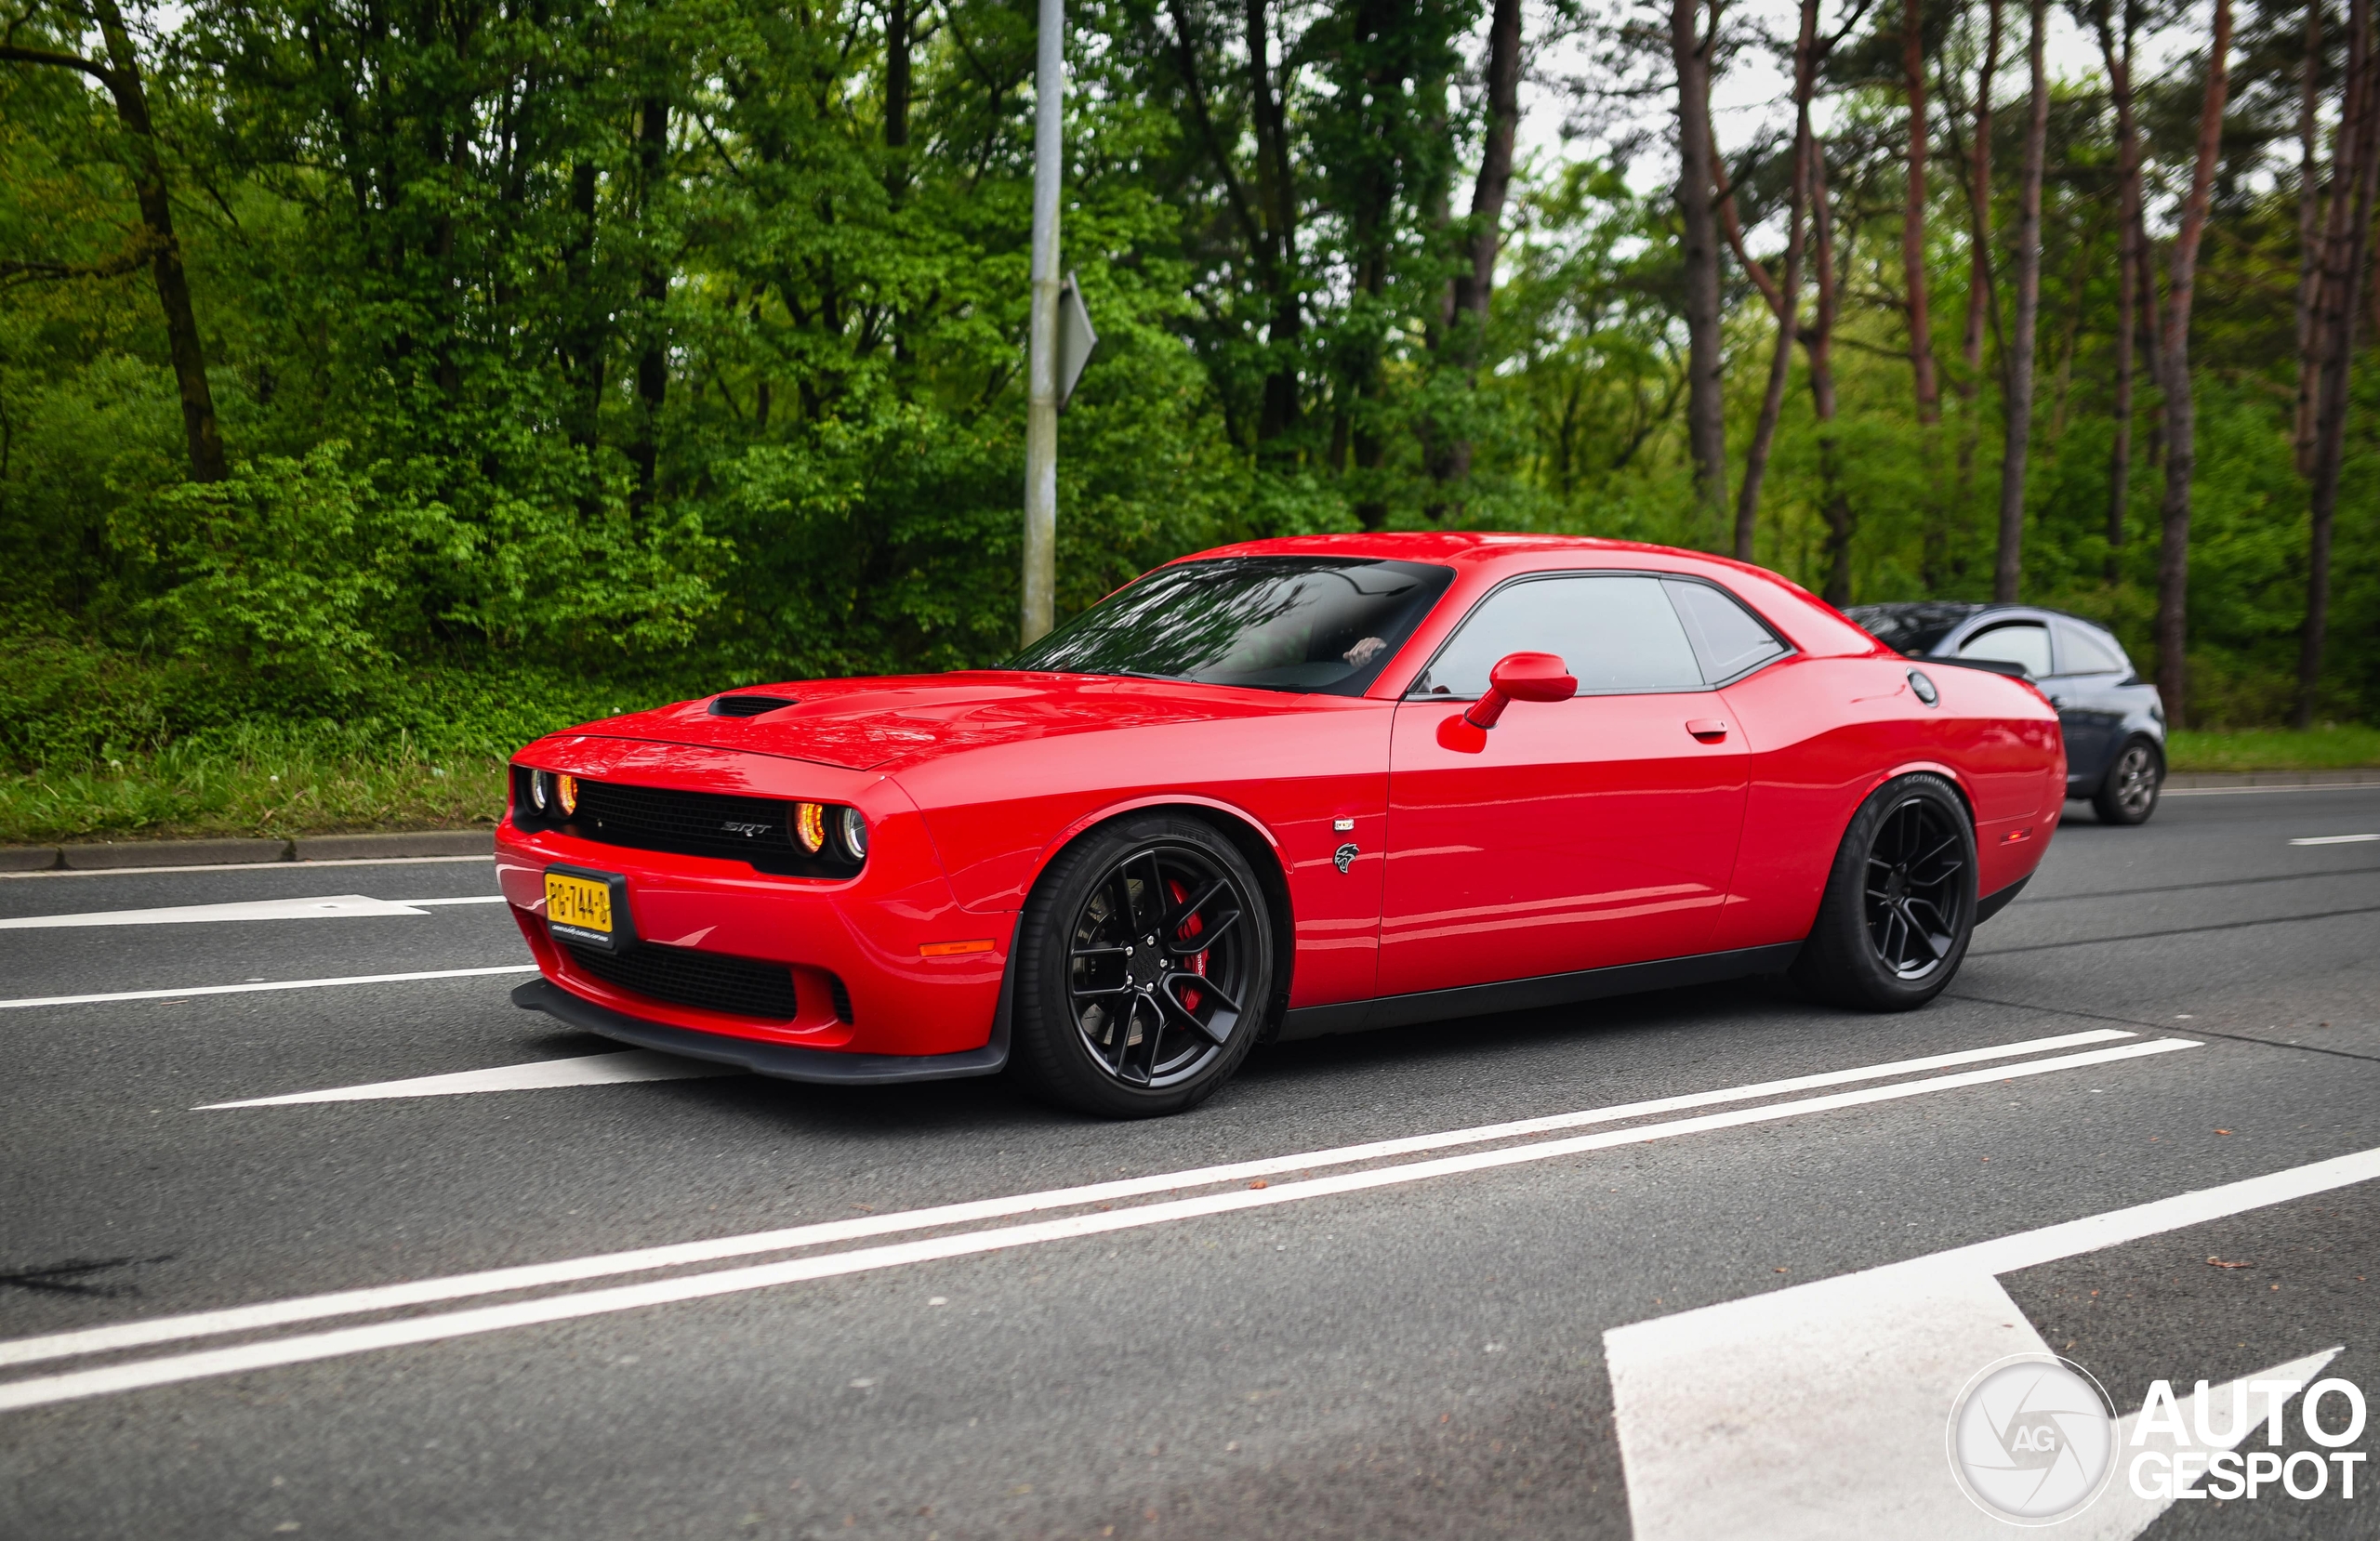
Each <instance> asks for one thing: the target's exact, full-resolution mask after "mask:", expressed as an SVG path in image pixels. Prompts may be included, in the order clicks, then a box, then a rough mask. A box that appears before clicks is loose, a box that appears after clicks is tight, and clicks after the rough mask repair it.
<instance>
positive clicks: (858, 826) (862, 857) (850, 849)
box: [839, 808, 867, 862]
mask: <svg viewBox="0 0 2380 1541" xmlns="http://www.w3.org/2000/svg"><path fill="white" fill-rule="evenodd" d="M839 833H840V835H841V836H842V840H843V854H844V855H846V856H849V857H850V858H851V859H852V860H853V861H854V862H865V861H866V860H867V820H866V818H864V817H862V815H861V813H860V810H858V809H856V808H847V809H844V810H843V817H842V822H841V824H840V828H839Z"/></svg>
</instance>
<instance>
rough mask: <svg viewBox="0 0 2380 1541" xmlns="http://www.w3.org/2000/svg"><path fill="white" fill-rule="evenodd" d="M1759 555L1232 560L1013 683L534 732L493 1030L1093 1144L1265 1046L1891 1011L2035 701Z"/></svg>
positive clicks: (803, 697)
mask: <svg viewBox="0 0 2380 1541" xmlns="http://www.w3.org/2000/svg"><path fill="white" fill-rule="evenodd" d="M1936 662H1937V661H1933V660H1928V661H1927V664H1926V666H1925V667H1924V668H1920V667H1916V666H1913V665H1911V661H1910V660H1909V659H1906V658H1903V657H1901V656H1899V655H1897V654H1896V653H1895V652H1892V651H1891V650H1890V649H1888V648H1886V647H1884V646H1883V645H1882V644H1881V643H1879V642H1877V641H1876V640H1875V639H1873V638H1871V637H1870V636H1869V635H1868V634H1867V633H1866V632H1863V631H1861V630H1860V629H1859V628H1858V627H1857V626H1853V625H1852V624H1851V623H1850V622H1848V621H1846V620H1845V619H1844V618H1843V616H1842V615H1840V614H1839V613H1837V612H1835V611H1834V610H1832V609H1831V608H1830V607H1828V606H1827V605H1825V604H1823V603H1821V602H1819V601H1818V599H1814V598H1812V597H1811V596H1810V595H1809V594H1808V593H1807V592H1805V590H1803V589H1801V588H1799V587H1797V586H1794V585H1792V584H1791V583H1788V582H1787V581H1785V580H1784V579H1782V578H1779V577H1778V576H1776V575H1775V574H1773V573H1766V572H1763V571H1762V570H1760V569H1758V568H1754V567H1749V566H1746V565H1744V564H1742V563H1740V562H1734V561H1729V560H1725V559H1723V558H1719V557H1711V556H1704V555H1701V554H1699V553H1696V552H1689V551H1676V550H1670V549H1667V548H1664V547H1656V546H1639V545H1631V544H1626V543H1621V542H1616V541H1600V540H1578V539H1566V538H1555V537H1551V536H1521V535H1495V534H1455V533H1443V534H1441V533H1415V534H1376V535H1316V536H1307V537H1300V538H1295V539H1288V540H1269V541H1256V542H1251V543H1250V544H1247V545H1243V546H1234V547H1224V548H1223V549H1221V550H1216V551H1209V552H1204V553H1202V554H1200V555H1197V556H1195V557H1185V558H1183V560H1179V561H1176V562H1172V563H1170V564H1168V565H1166V566H1164V567H1160V568H1157V570H1155V571H1154V572H1151V573H1147V574H1145V575H1144V576H1143V577H1141V578H1140V579H1138V580H1136V581H1135V582H1133V583H1131V584H1130V585H1128V586H1125V587H1124V588H1122V589H1120V590H1118V591H1117V592H1116V593H1115V594H1113V595H1111V596H1109V597H1108V598H1107V599H1104V600H1103V601H1102V602H1101V603H1099V604H1098V605H1095V606H1093V607H1092V608H1091V610H1089V611H1086V612H1084V613H1082V614H1081V615H1079V616H1077V617H1076V618H1075V619H1074V620H1073V621H1071V622H1069V623H1067V624H1066V625H1065V626H1061V627H1060V628H1059V629H1058V630H1056V631H1054V632H1052V633H1051V634H1050V635H1049V636H1047V637H1045V638H1043V639H1041V640H1040V641H1038V642H1036V643H1034V644H1033V645H1032V646H1030V647H1028V648H1026V649H1025V651H1024V652H1022V653H1020V654H1018V656H1017V657H1016V658H1014V659H1013V660H1012V661H1011V662H1010V663H1009V664H1008V665H1006V666H1005V667H1002V668H998V669H983V670H976V671H972V672H968V673H960V674H945V675H932V676H918V677H911V678H880V679H820V680H805V681H802V682H800V683H798V684H787V685H773V686H754V687H750V688H747V689H744V690H737V691H729V692H727V693H726V694H724V695H717V696H712V697H710V698H708V699H707V700H701V701H690V702H684V703H681V704H680V705H674V706H664V707H661V708H659V709H657V710H655V711H649V712H641V713H637V714H635V715H633V716H628V717H622V718H612V719H610V720H608V721H603V722H593V723H588V725H586V726H585V727H581V728H574V729H572V730H570V731H566V732H560V733H555V734H552V735H551V736H549V737H547V738H543V739H540V740H538V741H537V742H536V743H535V744H530V745H529V746H528V747H527V748H525V749H523V750H522V751H521V753H520V755H519V756H518V757H516V759H515V761H514V764H513V769H512V806H511V810H510V814H509V817H508V818H507V819H506V820H505V821H504V823H503V826H502V827H501V829H500V830H499V831H498V832H497V836H496V863H497V870H498V874H499V876H500V877H501V880H502V883H503V889H504V895H505V897H506V899H507V900H509V902H510V905H511V909H512V914H513V915H514V917H515V918H517V919H518V920H519V921H520V923H521V929H522V933H523V934H524V935H525V936H527V938H528V939H529V945H530V947H531V948H532V949H533V950H535V952H536V957H537V963H538V965H539V968H541V970H542V972H543V977H542V978H541V979H539V980H537V981H533V982H531V983H529V984H526V985H523V986H522V988H521V989H520V990H519V991H517V992H515V994H514V996H513V998H514V1000H515V1001H517V1002H518V1003H519V1004H520V1005H522V1006H524V1007H530V1008H535V1009H537V1010H541V1011H546V1012H549V1013H551V1014H552V1015H553V1016H555V1017H557V1018H559V1019H561V1020H562V1021H565V1022H568V1023H570V1024H572V1025H573V1026H575V1027H580V1028H584V1029H587V1030H588V1031H590V1032H594V1033H600V1034H605V1035H607V1036H610V1037H614V1038H618V1039H622V1040H625V1041H627V1042H629V1043H634V1044H641V1045H644V1046H646V1047H652V1048H657V1049H666V1050H668V1051H669V1052H672V1053H677V1054H688V1055H694V1056H698V1057H701V1058H704V1059H709V1060H724V1061H727V1062H729V1063H733V1064H738V1065H742V1066H745V1067H746V1068H747V1069H750V1070H753V1071H757V1072H760V1073H762V1074H767V1075H777V1076H785V1077H787V1078H790V1079H793V1080H799V1081H819V1082H883V1081H904V1080H927V1079H933V1078H940V1077H946V1076H960V1075H986V1074H990V1073H994V1072H997V1071H1000V1070H1002V1069H1007V1070H1011V1071H1012V1072H1014V1073H1017V1074H1018V1075H1020V1076H1022V1077H1024V1078H1025V1080H1026V1081H1027V1082H1028V1083H1029V1084H1030V1085H1031V1086H1032V1087H1035V1088H1036V1089H1038V1091H1040V1092H1041V1093H1042V1094H1043V1095H1045V1096H1048V1097H1051V1098H1053V1099H1055V1100H1060V1101H1063V1102H1065V1103H1068V1104H1070V1105H1072V1106H1075V1107H1077V1108H1080V1109H1084V1110H1086V1111H1090V1112H1092V1113H1104V1114H1109V1115H1116V1116H1133V1115H1139V1114H1147V1113H1170V1112H1173V1111H1176V1110H1179V1109H1182V1108H1186V1107H1189V1106H1191V1105H1192V1104H1194V1103H1196V1102H1197V1101H1198V1100H1201V1099H1203V1098H1205V1097H1206V1096H1207V1095H1208V1094H1210V1092H1212V1091H1213V1090H1214V1089H1215V1088H1216V1087H1218V1086H1220V1085H1221V1084H1222V1083H1223V1080H1224V1079H1225V1078H1227V1077H1228V1076H1229V1075H1230V1074H1231V1073H1232V1072H1233V1071H1234V1070H1235V1069H1236V1067H1237V1066H1238V1065H1239V1063H1240V1061H1241V1060H1243V1059H1244V1058H1245V1057H1246V1056H1247V1054H1248V1052H1249V1050H1250V1047H1252V1046H1253V1045H1255V1044H1257V1043H1258V1042H1260V1041H1267V1040H1272V1039H1289V1038H1304V1037H1312V1036H1316V1035H1318V1034H1329V1033H1347V1032H1355V1031H1358V1030H1361V1029H1365V1028H1374V1027H1388V1026H1394V1025H1398V1024H1405V1023H1414V1022H1428V1021H1441V1020H1445V1019H1448V1018H1456V1017H1461V1016H1465V1015H1469V1014H1474V1013H1478V1012H1484V1011H1503V1010H1511V1009H1514V1008H1527V1007H1542V1006H1550V1005H1554V1004H1558V1003H1562V1002H1569V1001H1579V1000H1585V999H1590V998H1592V997H1595V996H1601V995H1611V994H1620V993H1624V992H1628V991H1636V990H1647V989H1658V988H1662V987H1666V986H1671V985H1679V984H1686V983H1692V982H1697V981H1709V980H1718V979H1726V978H1728V977H1731V976H1737V975H1746V974H1754V973H1769V972H1777V971H1783V970H1790V971H1791V972H1792V974H1793V975H1794V976H1795V977H1796V978H1797V979H1798V980H1799V981H1801V982H1802V984H1803V985H1804V987H1805V988H1806V989H1807V990H1809V991H1811V992H1812V993H1814V994H1818V995H1819V996H1820V997H1822V998H1825V999H1828V1000H1831V1001H1834V1002H1836V1003H1839V1004H1842V1005H1845V1006H1854V1007H1862V1008H1874V1009H1883V1010H1895V1009H1903V1008H1911V1007H1916V1006H1921V1005H1924V1003H1925V1002H1926V1001H1928V1000H1930V999H1932V998H1933V997H1934V996H1935V995H1936V994H1938V993H1939V992H1940V991H1941V990H1942V988H1943V987H1944V986H1945V985H1946V984H1948V983H1949V982H1950V977H1951V975H1952V974H1954V973H1955V972H1957V970H1958V967H1959V963H1960V960H1961V959H1962V958H1963V957H1964V955H1965V952H1966V948H1967V942H1968V939H1969V937H1970V936H1971V935H1972V934H1973V932H1974V929H1975V927H1976V925H1977V922H1978V921H1981V920H1983V919H1986V918H1988V917H1989V916H1990V915H1992V914H1993V913H1994V912H1996V911H1997V910H1999V909H2000V908H2001V907H2002V906H2003V905H2004V904H2006V903H2007V902H2009V901H2010V900H2012V899H2014V898H2015V897H2016V892H2017V890H2018V889H2021V888H2022V887H2023V886H2024V884H2025V881H2026V879H2027V878H2028V877H2030V876H2031V874H2032V871H2033V868H2034V867H2035V866H2036V865H2037V864H2038V863H2040V861H2041V858H2042V852H2043V850H2044V849H2045V848H2046V847H2047V845H2048V843H2049V837H2050V834H2051V831H2052V830H2053V829H2054V828H2055V827H2056V823H2057V817H2058V812H2059V809H2060V806H2061V802H2062V799H2063V798H2064V797H2065V793H2066V784H2065V777H2066V764H2065V751H2064V748H2063V745H2062V743H2061V741H2060V739H2059V736H2058V720H2057V714H2056V711H2055V710H2054V709H2053V708H2052V707H2051V706H2050V705H2049V704H2048V703H2047V702H2046V701H2045V700H2044V699H2043V697H2042V696H2041V694H2040V693H2039V692H2038V691H2035V690H2034V689H2033V688H2032V687H2031V685H2030V684H2029V683H2027V682H2026V681H2024V680H2021V679H2017V678H2008V677H2006V676H2003V675H2001V674H1997V673H1990V672H1984V671H1980V670H1976V669H1968V668H1962V667H1958V666H1955V665H1942V666H1938V667H1937V666H1936Z"/></svg>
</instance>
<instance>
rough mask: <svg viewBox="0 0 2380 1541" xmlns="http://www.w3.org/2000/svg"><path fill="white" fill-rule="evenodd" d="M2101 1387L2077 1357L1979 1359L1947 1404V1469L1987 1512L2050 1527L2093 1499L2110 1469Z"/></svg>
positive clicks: (2110, 1421)
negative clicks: (1962, 1387) (1978, 1367)
mask: <svg viewBox="0 0 2380 1541" xmlns="http://www.w3.org/2000/svg"><path fill="white" fill-rule="evenodd" d="M2115 1454H2116V1425H2115V1419H2114V1418H2112V1417H2111V1416H2109V1413H2108V1394H2107V1392H2105V1391H2104V1390H2100V1388H2099V1383H2098V1382H2097V1381H2096V1380H2094V1379H2092V1378H2091V1373H2090V1372H2089V1371H2088V1370H2085V1369H2083V1366H2082V1365H2080V1364H2076V1363H2072V1362H2070V1361H2069V1360H2064V1359H2060V1358H2058V1357H2057V1356H2056V1354H2016V1355H2014V1356H2012V1357H2010V1358H2007V1359H2003V1360H1999V1361H1997V1362H1995V1363H1990V1364H1987V1365H1985V1366H1984V1367H1983V1368H1982V1369H1981V1370H1979V1371H1977V1373H1976V1376H1975V1378H1974V1379H1972V1380H1970V1381H1968V1382H1967V1385H1966V1390H1963V1391H1961V1392H1960V1393H1959V1400H1958V1401H1957V1402H1956V1403H1952V1404H1951V1407H1950V1470H1951V1472H1952V1473H1953V1474H1955V1475H1956V1476H1957V1478H1958V1479H1959V1486H1960V1487H1962V1488H1964V1489H1965V1491H1966V1495H1967V1496H1968V1497H1970V1498H1972V1499H1974V1500H1975V1501H1976V1503H1977V1505H1979V1506H1980V1507H1981V1508H1983V1510H1984V1512H1985V1513H1987V1514H1992V1515H1997V1516H1998V1517H1999V1518H2001V1519H2003V1520H2006V1521H2012V1522H2014V1523H2016V1524H2019V1525H2055V1524H2056V1523H2057V1522H2058V1521H2061V1520H2070V1519H2072V1518H2073V1517H2074V1516H2075V1515H2078V1514H2080V1513H2082V1512H2083V1510H2084V1509H2086V1508H2090V1507H2091V1504H2092V1502H2093V1500H2095V1499H2096V1498H2097V1497H2098V1496H2099V1495H2100V1494H2101V1493H2103V1492H2105V1491H2107V1486H2108V1478H2109V1475H2110V1474H2112V1473H2113V1472H2114V1470H2115Z"/></svg>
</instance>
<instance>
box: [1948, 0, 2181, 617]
mask: <svg viewBox="0 0 2380 1541" xmlns="http://www.w3.org/2000/svg"><path fill="white" fill-rule="evenodd" d="M2224 3H2226V4H2228V0H2224ZM2048 20H2049V6H2048V0H2032V33H2031V36H2030V38H2029V39H2028V41H2027V43H2026V45H2025V58H2026V62H2027V65H2028V67H2029V69H2030V72H2031V77H2032V83H2033V93H2032V113H2031V116H2030V117H2029V118H2028V119H2027V120H2026V123H2025V170H2024V180H2023V182H2022V183H2021V184H2020V186H2019V189H2018V191H2017V194H2016V319H2015V323H2014V324H2013V325H2012V326H2011V327H2010V330H2009V339H2008V382H2007V389H2006V390H2005V391H2004V392H2003V401H2004V402H2005V403H2006V404H2005V407H2004V411H2005V414H2006V416H2007V428H2006V438H2005V440H2004V441H2003V445H2004V448H2003V452H2002V454H2001V457H2000V555H1999V560H1997V561H1996V562H1995V563H1994V564H1993V566H1992V573H1991V597H1992V598H1993V599H1997V600H1999V601H2001V602H2002V603H2003V604H2005V603H2009V602H2012V601H2014V600H2015V599H2016V593H2017V589H2018V587H2019V586H2021V585H2022V583H2023V581H2024V554H2025V471H2026V462H2027V458H2028V455H2029V454H2030V451H2031V448H2032V439H2033V336H2034V332H2035V330H2036V327H2037V324H2038V323H2039V321H2040V317H2041V308H2042V175H2043V161H2044V160H2045V159H2046V155H2047V146H2048V139H2049V72H2048V71H2047V69H2046V68H2045V67H2044V63H2043V44H2044V43H2045V41H2046V35H2045V34H2046V31H2047V26H2048Z"/></svg>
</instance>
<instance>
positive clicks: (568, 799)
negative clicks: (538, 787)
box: [554, 776, 578, 814]
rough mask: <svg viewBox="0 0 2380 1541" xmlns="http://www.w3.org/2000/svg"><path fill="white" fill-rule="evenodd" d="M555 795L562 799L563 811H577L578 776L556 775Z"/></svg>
mask: <svg viewBox="0 0 2380 1541" xmlns="http://www.w3.org/2000/svg"><path fill="white" fill-rule="evenodd" d="M554 796H555V797H557V798H558V799H559V800H560V801H561V803H562V812H563V813H565V814H571V813H575V812H577V811H578V778H577V777H576V776H556V777H555V778H554Z"/></svg>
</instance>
